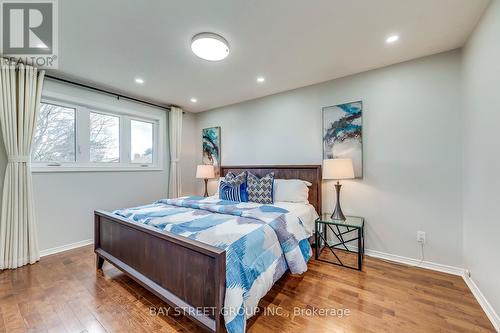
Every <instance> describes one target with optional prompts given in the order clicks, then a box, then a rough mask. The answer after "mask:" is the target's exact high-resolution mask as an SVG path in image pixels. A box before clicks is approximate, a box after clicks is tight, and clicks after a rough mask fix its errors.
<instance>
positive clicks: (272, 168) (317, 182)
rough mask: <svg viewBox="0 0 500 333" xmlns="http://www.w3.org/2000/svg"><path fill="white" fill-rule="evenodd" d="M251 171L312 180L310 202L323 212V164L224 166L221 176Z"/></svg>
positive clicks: (276, 177) (261, 174)
mask: <svg viewBox="0 0 500 333" xmlns="http://www.w3.org/2000/svg"><path fill="white" fill-rule="evenodd" d="M243 171H250V172H251V173H253V174H254V175H257V176H259V177H261V176H264V175H266V174H267V173H269V172H274V178H275V179H302V180H306V181H308V182H310V183H311V184H312V185H311V186H310V187H309V203H310V204H311V205H313V206H314V208H316V211H317V212H318V213H319V214H321V165H239V166H222V167H221V176H225V175H226V174H227V173H228V172H233V173H235V174H238V173H240V172H243Z"/></svg>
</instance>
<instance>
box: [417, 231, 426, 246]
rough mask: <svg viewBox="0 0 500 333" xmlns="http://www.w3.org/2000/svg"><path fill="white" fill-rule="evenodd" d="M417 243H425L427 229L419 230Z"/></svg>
mask: <svg viewBox="0 0 500 333" xmlns="http://www.w3.org/2000/svg"><path fill="white" fill-rule="evenodd" d="M417 243H422V244H425V231H417Z"/></svg>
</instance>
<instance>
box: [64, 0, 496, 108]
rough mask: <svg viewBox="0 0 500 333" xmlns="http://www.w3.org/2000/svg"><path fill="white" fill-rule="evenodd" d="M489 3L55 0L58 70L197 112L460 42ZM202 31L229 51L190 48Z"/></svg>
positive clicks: (428, 0)
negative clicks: (220, 55)
mask: <svg viewBox="0 0 500 333" xmlns="http://www.w3.org/2000/svg"><path fill="white" fill-rule="evenodd" d="M488 3H489V0H405V1H402V0H314V1H307V0H272V1H271V0H197V1H196V0H177V1H165V0H149V1H138V0H106V1H102V0H85V1H82V0H60V1H59V70H58V71H57V75H59V76H64V77H66V78H71V79H75V80H78V81H81V82H85V83H92V84H96V85H99V86H100V87H105V88H110V89H113V90H115V91H118V92H122V93H126V94H129V95H132V96H136V97H141V98H145V99H148V100H150V101H155V102H160V103H163V104H175V105H179V106H181V107H183V108H184V109H186V110H188V111H193V112H199V111H204V110H208V109H212V108H215V107H219V106H223V105H228V104H232V103H237V102H241V101H244V100H249V99H253V98H257V97H261V96H265V95H270V94H274V93H277V92H281V91H285V90H290V89H294V88H298V87H302V86H306V85H310V84H313V83H318V82H322V81H327V80H330V79H334V78H337V77H342V76H346V75H349V74H354V73H358V72H362V71H366V70H369V69H373V68H378V67H382V66H386V65H390V64H394V63H398V62H401V61H405V60H409V59H413V58H418V57H421V56H425V55H429V54H433V53H438V52H442V51H447V50H451V49H454V48H458V47H460V46H462V45H463V44H464V42H465V41H466V39H467V37H468V36H469V34H470V33H471V32H472V30H473V28H474V27H475V25H476V23H477V22H478V20H479V18H480V16H481V14H482V13H483V11H484V9H485V8H486V6H487V5H488ZM205 31H209V32H215V33H218V34H220V35H222V36H224V37H225V38H226V39H227V40H228V42H229V44H230V50H231V51H230V54H229V56H228V58H226V59H225V60H223V61H220V62H209V61H205V60H202V59H199V58H197V57H196V56H195V55H194V54H193V53H192V52H191V49H190V40H191V37H192V36H193V35H195V34H197V33H199V32H205ZM394 33H396V34H399V35H400V37H401V38H400V41H399V42H397V43H396V44H394V45H387V44H385V42H384V41H385V38H386V37H387V36H388V35H390V34H394ZM261 75H262V76H265V78H266V82H265V83H263V84H258V83H257V82H256V78H257V76H261ZM136 77H141V78H143V79H144V80H145V84H144V85H138V84H137V83H135V81H134V79H135V78H136ZM191 97H196V98H197V99H198V103H196V104H193V103H191V102H190V98H191Z"/></svg>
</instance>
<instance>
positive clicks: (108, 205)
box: [0, 80, 169, 250]
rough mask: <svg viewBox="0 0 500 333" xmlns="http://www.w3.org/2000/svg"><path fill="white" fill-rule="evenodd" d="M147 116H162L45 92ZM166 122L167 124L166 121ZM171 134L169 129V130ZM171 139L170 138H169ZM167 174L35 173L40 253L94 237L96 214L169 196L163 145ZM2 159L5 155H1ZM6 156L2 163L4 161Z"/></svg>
mask: <svg viewBox="0 0 500 333" xmlns="http://www.w3.org/2000/svg"><path fill="white" fill-rule="evenodd" d="M46 91H50V92H57V93H60V94H65V95H70V96H77V97H79V98H85V99H88V100H90V101H94V102H98V103H103V104H106V105H110V107H113V106H115V107H121V108H127V109H132V110H137V111H145V112H156V113H158V112H161V113H164V115H165V118H167V117H166V116H167V114H166V112H165V111H163V110H159V109H155V108H151V107H147V106H145V105H142V104H137V103H133V102H128V101H125V100H119V101H118V100H117V99H116V98H113V97H110V96H107V95H102V94H99V93H94V92H91V91H89V90H84V89H79V88H75V87H73V86H67V85H61V84H59V83H55V82H54V81H49V80H46V81H45V84H44V92H46ZM164 121H165V122H167V120H166V119H165V120H164ZM165 128H167V124H165ZM165 137H166V135H165ZM164 141H165V142H164V145H163V146H164V147H165V149H166V152H165V153H164V163H163V164H164V169H163V171H138V172H67V173H34V174H33V186H34V197H35V214H36V222H37V229H38V234H39V244H40V249H41V250H46V249H50V248H54V247H58V246H63V245H67V244H72V243H75V242H80V241H84V240H88V239H92V238H93V237H94V236H93V235H94V229H93V223H94V222H93V212H94V210H95V209H105V210H112V209H117V208H122V207H131V206H136V205H140V204H146V203H151V202H152V201H154V200H158V199H159V198H162V197H166V196H167V193H168V191H167V188H168V170H169V163H168V161H169V153H168V138H165V140H164ZM0 155H1V154H0ZM2 158H4V156H2V157H0V159H2Z"/></svg>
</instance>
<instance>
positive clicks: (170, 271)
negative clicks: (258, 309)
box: [95, 165, 321, 332]
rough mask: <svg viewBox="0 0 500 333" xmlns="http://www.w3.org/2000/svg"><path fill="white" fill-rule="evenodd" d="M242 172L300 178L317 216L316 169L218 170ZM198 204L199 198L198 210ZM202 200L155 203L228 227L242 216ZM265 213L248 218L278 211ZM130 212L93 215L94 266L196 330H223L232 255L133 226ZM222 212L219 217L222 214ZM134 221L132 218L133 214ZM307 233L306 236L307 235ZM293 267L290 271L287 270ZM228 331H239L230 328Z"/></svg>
mask: <svg viewBox="0 0 500 333" xmlns="http://www.w3.org/2000/svg"><path fill="white" fill-rule="evenodd" d="M242 171H250V172H252V173H253V174H256V175H259V176H262V175H264V174H267V173H269V172H274V173H275V178H279V179H301V180H305V181H308V182H310V183H311V186H310V187H309V194H308V195H309V198H308V200H309V203H310V205H311V206H312V207H314V209H315V210H316V211H318V212H321V166H319V165H296V166H232V167H222V168H221V174H222V176H225V175H226V174H227V173H229V172H233V173H240V172H242ZM167 200H168V199H167ZM200 200H202V201H201V203H202V206H201V207H200ZM203 200H208V201H210V198H209V199H202V198H199V199H196V198H195V199H193V198H188V199H186V198H184V199H172V200H168V201H165V202H161V201H159V202H158V204H166V205H168V207H169V209H173V210H175V209H177V210H179V209H184V208H200V209H199V210H200V211H199V212H198V213H200V214H207V211H211V210H212V213H214V214H219V215H218V216H217V218H218V219H220V218H226V219H227V220H228V221H229V222H228V223H230V222H231V219H233V220H234V216H235V215H238V214H239V215H241V212H239V211H240V210H241V206H239V208H238V209H236V211H237V213H236V214H235V213H234V211H235V209H234V207H233V206H227V207H230V209H228V208H226V206H224V207H222V209H223V210H222V211H221V205H220V204H218V203H217V202H215V205H214V203H210V202H206V201H203ZM280 205H281V206H283V207H281V208H283V209H282V210H286V211H292V210H294V209H295V208H294V207H293V205H292V206H291V205H289V204H288V205H287V203H276V206H277V207H280ZM244 208H246V206H245V207H244ZM224 209H226V210H227V211H224ZM269 209H270V208H269V207H266V209H265V212H263V210H264V209H260V210H258V214H257V215H258V216H257V217H255V216H253V215H255V210H252V211H251V214H253V215H252V216H251V217H252V218H255V219H261V220H265V219H267V218H268V217H269V216H272V214H277V213H276V212H278V211H279V209H278V210H276V209H275V208H272V209H271V211H269ZM229 210H231V212H233V213H231V212H229ZM248 212H250V210H249V211H245V214H250V213H248ZM133 213H134V212H127V211H125V212H122V215H123V216H119V215H117V214H114V213H110V212H105V211H96V212H95V253H96V255H97V261H96V266H97V268H98V269H100V268H102V265H103V263H104V260H106V261H108V262H110V263H111V264H113V265H114V266H116V267H117V268H119V269H120V270H122V271H123V272H124V273H126V274H127V275H129V276H130V277H131V278H132V279H134V280H135V281H137V282H138V283H139V284H141V285H142V286H144V287H145V288H146V289H148V290H149V291H150V292H152V293H154V294H155V295H156V296H158V297H159V298H161V299H162V300H164V301H165V302H166V303H168V304H169V305H170V306H172V307H176V308H177V309H182V311H183V312H184V314H185V315H186V316H187V317H189V318H190V319H192V320H193V321H194V322H195V323H196V324H197V325H199V326H200V327H202V328H204V329H206V330H208V331H210V332H224V331H225V322H224V315H225V316H226V318H228V317H227V313H224V311H225V308H224V304H225V303H224V301H225V299H224V297H225V295H226V282H227V281H226V259H228V260H229V262H232V261H231V260H230V257H231V256H232V253H233V251H232V250H231V249H230V248H228V249H227V251H226V250H225V249H222V248H221V247H220V246H214V245H208V244H207V243H206V242H201V241H199V240H197V239H196V237H195V239H193V237H189V235H191V234H189V233H188V234H183V233H179V232H173V230H172V229H169V230H170V231H167V230H160V229H158V226H157V225H149V224H147V223H138V222H136V221H135V220H134V219H133V218H130V217H131V215H133ZM221 213H223V214H222V216H221ZM231 214H232V215H231ZM294 214H297V215H300V214H302V216H304V218H305V216H307V214H310V213H308V212H307V209H305V210H303V211H302V212H299V211H298V210H297V211H296V212H294V213H292V214H291V215H292V216H293V215H294ZM226 215H227V216H226ZM276 216H278V215H276ZM133 217H134V218H135V216H133ZM241 218H242V216H239V217H238V219H241ZM287 223H288V222H287ZM270 225H272V223H270ZM266 227H267V226H266ZM305 229H307V228H304V230H305ZM184 231H185V230H184ZM307 233H308V235H310V232H307ZM276 234H279V232H277V233H276ZM182 235H184V236H182ZM278 237H279V235H278ZM292 238H293V237H292ZM302 238H303V236H302ZM280 242H281V240H280ZM216 245H217V244H216ZM296 245H297V244H296ZM287 246H288V245H287ZM296 248H297V246H296V247H295V248H294V249H295V250H296ZM303 248H304V246H302V245H300V246H299V249H300V250H302V249H303ZM282 249H283V256H285V257H287V256H288V255H290V256H291V257H290V258H292V259H291V260H295V259H293V257H296V256H297V255H296V253H297V251H292V250H291V251H290V252H287V251H288V250H287V251H285V248H284V247H283V248H282ZM271 252H272V251H271ZM294 253H295V255H294ZM226 255H227V256H228V257H227V258H226ZM160 259H161V260H160ZM288 259H289V258H288V257H287V260H288ZM306 261H307V259H306ZM287 262H288V261H287ZM290 262H292V261H290ZM300 265H301V263H298V264H296V263H295V262H294V263H293V265H292V266H300ZM287 268H288V266H287ZM292 268H294V267H291V268H290V269H292ZM300 271H301V270H300V268H299V272H300ZM302 271H303V270H302ZM228 272H229V271H228ZM281 275H282V274H281ZM281 275H279V276H281ZM231 285H233V284H232V283H229V286H228V290H227V291H228V292H229V291H230V289H229V288H231ZM269 288H270V286H268V288H267V289H266V288H262V289H263V290H264V291H261V292H265V291H267V290H268V289H269ZM257 301H258V300H257ZM223 313H224V315H223ZM233 322H234V323H236V322H237V321H236V320H232V321H231V323H233ZM240 324H241V323H240ZM243 330H244V328H243ZM231 331H233V332H238V331H241V330H240V329H239V328H236V329H232V328H231Z"/></svg>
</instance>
